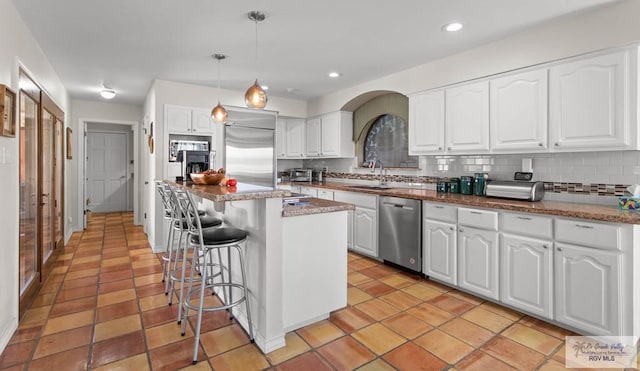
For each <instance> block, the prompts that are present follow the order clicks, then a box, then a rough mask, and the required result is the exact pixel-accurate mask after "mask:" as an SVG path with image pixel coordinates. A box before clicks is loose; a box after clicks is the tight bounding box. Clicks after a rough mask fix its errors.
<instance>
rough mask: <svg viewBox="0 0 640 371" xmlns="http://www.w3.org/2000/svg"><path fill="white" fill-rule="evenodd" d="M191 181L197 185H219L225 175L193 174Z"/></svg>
mask: <svg viewBox="0 0 640 371" xmlns="http://www.w3.org/2000/svg"><path fill="white" fill-rule="evenodd" d="M190 175H191V180H192V181H193V182H194V183H195V184H204V185H218V184H220V181H221V180H222V178H224V174H200V173H191V174H190Z"/></svg>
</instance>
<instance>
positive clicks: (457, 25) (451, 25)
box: [442, 22, 462, 32]
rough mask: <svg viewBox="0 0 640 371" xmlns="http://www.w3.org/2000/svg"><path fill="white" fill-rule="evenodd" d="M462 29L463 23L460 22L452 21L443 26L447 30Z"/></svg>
mask: <svg viewBox="0 0 640 371" xmlns="http://www.w3.org/2000/svg"><path fill="white" fill-rule="evenodd" d="M461 29H462V23H458V22H451V23H448V24H445V25H444V26H442V30H443V31H447V32H455V31H460V30H461Z"/></svg>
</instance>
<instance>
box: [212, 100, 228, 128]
mask: <svg viewBox="0 0 640 371" xmlns="http://www.w3.org/2000/svg"><path fill="white" fill-rule="evenodd" d="M211 118H212V119H213V121H214V122H217V123H219V124H224V123H225V122H227V120H228V119H229V112H227V110H226V109H225V108H224V107H223V106H222V105H221V104H220V101H218V105H217V106H215V107H213V109H212V110H211Z"/></svg>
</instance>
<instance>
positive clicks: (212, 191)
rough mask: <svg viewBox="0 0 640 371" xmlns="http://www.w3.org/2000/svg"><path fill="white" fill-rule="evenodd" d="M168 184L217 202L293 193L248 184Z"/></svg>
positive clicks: (257, 198) (168, 181)
mask: <svg viewBox="0 0 640 371" xmlns="http://www.w3.org/2000/svg"><path fill="white" fill-rule="evenodd" d="M167 183H169V184H171V185H173V186H175V187H177V188H180V189H184V190H186V191H189V192H191V193H192V194H194V195H196V196H200V197H202V198H205V199H207V200H211V201H215V202H220V201H222V202H224V201H240V200H259V199H263V198H278V197H283V196H289V195H291V192H289V191H286V190H280V189H276V188H270V187H264V186H258V185H253V184H247V183H238V185H237V186H235V187H226V186H219V185H200V184H195V183H193V182H191V181H184V182H175V181H170V180H167Z"/></svg>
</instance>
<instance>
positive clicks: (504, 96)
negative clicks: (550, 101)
mask: <svg viewBox="0 0 640 371" xmlns="http://www.w3.org/2000/svg"><path fill="white" fill-rule="evenodd" d="M547 74H548V72H547V69H542V70H535V71H529V72H524V73H519V74H515V75H508V76H504V77H500V78H497V79H493V80H491V81H490V82H489V86H490V94H489V96H490V115H489V116H490V136H491V140H490V147H491V150H492V151H495V152H507V151H508V152H522V151H527V152H532V151H541V150H546V149H547V126H548V119H547V117H548V107H547V91H548V84H547Z"/></svg>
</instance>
